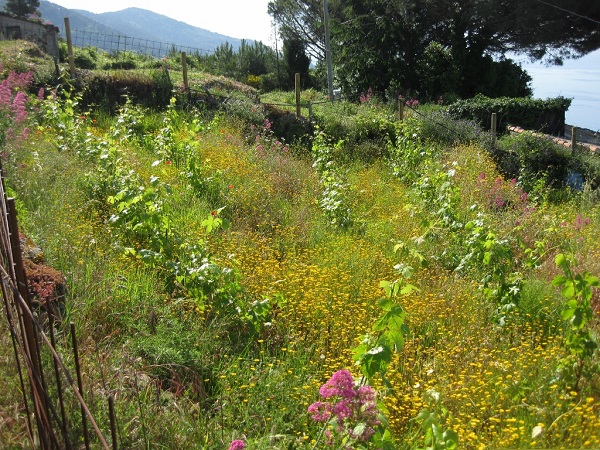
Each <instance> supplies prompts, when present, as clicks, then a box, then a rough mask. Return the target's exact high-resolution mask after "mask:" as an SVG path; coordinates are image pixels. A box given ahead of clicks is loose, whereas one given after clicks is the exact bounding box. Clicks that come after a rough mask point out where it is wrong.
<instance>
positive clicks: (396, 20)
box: [269, 0, 600, 96]
mask: <svg viewBox="0 0 600 450" xmlns="http://www.w3.org/2000/svg"><path fill="white" fill-rule="evenodd" d="M321 5H322V3H321V1H320V0H272V1H271V2H270V4H269V12H270V13H271V14H272V16H273V19H274V21H275V22H276V23H278V24H280V27H281V28H280V30H281V33H282V34H284V35H287V36H292V35H294V36H309V37H310V40H309V38H307V42H310V48H311V49H313V50H314V53H312V54H311V56H315V55H316V56H318V58H319V59H321V58H322V47H323V45H322V42H323V39H322V35H323V32H322V20H321V19H320V17H322V12H321V11H320V9H319V7H321ZM330 16H331V24H330V25H331V26H330V28H331V39H332V46H333V58H334V67H335V71H336V77H337V80H338V83H340V84H341V86H342V87H343V88H345V90H346V91H354V92H360V91H362V90H364V89H366V88H368V87H372V88H373V89H377V90H384V89H388V90H394V89H396V90H398V89H399V90H402V91H404V92H419V91H426V90H427V89H426V88H425V87H424V86H422V79H421V76H422V73H423V71H422V70H420V69H419V65H420V64H423V63H429V64H430V63H431V59H430V58H429V57H428V55H426V54H425V52H426V50H427V49H429V51H430V53H431V51H432V48H431V47H430V44H432V43H433V42H435V43H437V44H438V45H439V46H440V47H439V48H438V50H443V52H442V53H441V54H442V55H443V56H444V58H447V60H448V63H449V64H451V67H452V70H453V71H454V70H458V74H459V77H458V79H457V80H455V90H456V93H457V94H459V95H461V96H470V95H473V94H474V93H476V92H477V91H478V90H479V89H481V88H482V83H481V81H482V80H488V82H489V83H493V82H494V80H496V82H497V81H498V77H497V76H494V74H498V73H500V72H502V71H504V73H514V74H518V72H519V70H518V69H519V67H518V66H517V65H515V64H514V63H513V62H512V61H510V60H507V59H506V58H505V55H507V54H511V53H515V54H523V55H527V56H529V57H530V58H531V59H532V60H543V61H545V62H546V63H548V64H561V63H562V61H563V59H565V58H578V57H580V56H583V55H585V54H587V53H589V52H591V51H593V50H595V49H597V48H600V2H599V1H590V0H461V1H456V0H331V3H330ZM448 58H449V59H448ZM509 68H510V70H509ZM520 75H523V74H520ZM519 80H520V81H521V84H520V85H519V86H514V87H515V88H516V91H523V88H526V87H527V86H526V85H525V86H523V83H526V82H527V77H526V76H519ZM432 81H434V80H431V79H430V80H428V81H427V84H428V88H430V87H431V86H433V85H435V82H433V84H432ZM442 81H443V80H442ZM446 87H447V86H446ZM489 87H490V86H489V85H486V86H483V88H486V89H488V88H489ZM508 87H509V86H508V85H506V86H504V88H503V90H505V91H506V90H507V89H508Z"/></svg>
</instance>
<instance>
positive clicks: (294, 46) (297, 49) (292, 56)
mask: <svg viewBox="0 0 600 450" xmlns="http://www.w3.org/2000/svg"><path fill="white" fill-rule="evenodd" d="M283 58H284V60H285V63H286V69H287V70H286V74H287V76H286V83H285V85H286V87H288V88H291V87H293V86H294V77H295V75H296V74H297V73H299V74H300V80H302V87H304V88H307V87H310V84H311V83H310V76H309V67H310V58H309V57H308V55H307V54H306V44H305V43H304V42H303V41H301V40H299V39H293V38H291V39H286V40H284V41H283Z"/></svg>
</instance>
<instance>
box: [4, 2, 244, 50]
mask: <svg viewBox="0 0 600 450" xmlns="http://www.w3.org/2000/svg"><path fill="white" fill-rule="evenodd" d="M5 4H6V0H0V11H3V10H4V5H5ZM38 9H39V11H40V13H41V14H42V18H43V19H44V20H46V21H48V22H50V23H52V24H53V25H56V26H57V27H58V28H59V29H60V35H61V36H63V37H64V36H65V31H64V29H65V22H64V19H65V17H68V18H69V23H70V25H71V30H72V31H73V32H74V33H73V34H74V44H75V45H80V46H83V45H91V46H95V47H100V48H104V49H106V50H113V49H114V48H111V47H110V45H109V44H110V42H108V41H113V40H114V39H115V37H117V36H127V37H129V38H134V39H135V41H136V46H138V47H142V46H144V45H148V46H155V47H157V48H160V49H161V51H164V52H166V51H168V49H170V48H171V47H172V45H174V46H176V47H178V48H182V49H184V50H186V51H190V50H198V51H199V52H201V53H212V52H214V50H215V49H216V48H217V47H218V46H220V45H222V44H224V43H226V42H229V44H230V45H231V46H232V47H233V49H234V50H237V49H238V48H239V47H240V45H241V43H242V40H241V39H237V38H232V37H229V36H225V35H222V34H219V33H214V32H212V31H208V30H205V29H203V28H198V27H194V26H192V25H188V24H186V23H184V22H180V21H178V20H175V19H171V18H169V17H167V16H163V15H161V14H156V13H154V12H152V11H148V10H146V9H141V8H127V9H124V10H122V11H117V12H108V13H102V14H94V13H91V12H89V11H84V10H79V9H68V8H64V7H62V6H60V5H57V4H56V3H52V2H49V1H44V0H42V1H41V2H40V7H39V8H38ZM92 35H94V38H92ZM81 36H87V37H88V38H89V41H88V40H87V39H86V40H85V41H82V40H81V39H82V38H81ZM78 38H79V39H80V40H79V41H78V40H77V39H78ZM145 41H147V43H146V42H145ZM107 42H108V44H107ZM249 42H250V43H251V42H253V41H250V40H249ZM157 43H158V44H162V45H156V44H157ZM171 44H172V45H171ZM111 45H112V44H111ZM155 56H156V55H155Z"/></svg>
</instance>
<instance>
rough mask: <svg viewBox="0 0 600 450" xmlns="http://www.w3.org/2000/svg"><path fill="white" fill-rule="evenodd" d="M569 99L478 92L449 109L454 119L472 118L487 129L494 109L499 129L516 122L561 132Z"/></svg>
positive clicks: (500, 130) (521, 125) (549, 132)
mask: <svg viewBox="0 0 600 450" xmlns="http://www.w3.org/2000/svg"><path fill="white" fill-rule="evenodd" d="M571 101H572V99H570V98H565V97H556V98H549V99H546V100H541V99H533V98H529V97H518V98H510V97H499V98H489V97H486V96H484V95H477V96H476V97H474V98H472V99H468V100H459V101H457V102H455V103H453V104H452V105H450V106H448V113H449V114H450V115H451V116H452V117H454V118H457V119H468V120H474V121H475V122H477V123H479V124H480V125H481V126H482V127H484V128H486V129H489V128H490V126H491V125H490V124H491V115H492V113H496V114H497V125H498V129H497V130H498V131H499V132H504V131H506V128H507V127H508V125H517V126H520V127H522V128H525V129H528V130H536V131H540V132H542V133H546V134H551V135H555V136H563V135H564V133H565V112H566V111H567V109H569V106H571Z"/></svg>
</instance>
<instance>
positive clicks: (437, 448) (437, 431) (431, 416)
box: [413, 389, 459, 450]
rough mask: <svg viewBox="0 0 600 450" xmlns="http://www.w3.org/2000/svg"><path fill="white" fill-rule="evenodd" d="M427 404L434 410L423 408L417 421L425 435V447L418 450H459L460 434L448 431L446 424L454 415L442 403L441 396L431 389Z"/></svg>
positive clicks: (416, 418) (427, 396)
mask: <svg viewBox="0 0 600 450" xmlns="http://www.w3.org/2000/svg"><path fill="white" fill-rule="evenodd" d="M425 401H426V403H431V404H432V408H423V409H422V410H421V411H420V412H419V415H418V416H417V417H415V418H414V419H413V420H415V421H416V422H417V423H419V424H420V425H421V428H422V431H423V433H424V435H425V436H424V444H425V446H424V447H419V448H418V450H456V449H458V448H459V447H458V441H459V438H458V434H457V433H456V432H455V431H454V430H452V429H449V428H448V429H446V428H445V427H444V422H445V421H448V420H451V419H452V415H451V414H450V412H449V411H448V409H447V408H445V407H444V406H443V405H442V404H441V402H440V394H439V393H438V392H437V391H435V390H433V389H430V390H429V391H427V395H426V399H425Z"/></svg>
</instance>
